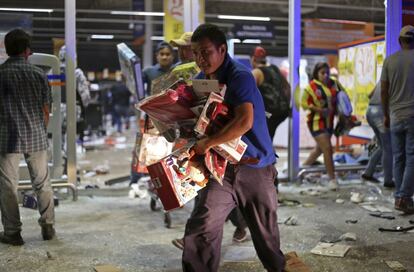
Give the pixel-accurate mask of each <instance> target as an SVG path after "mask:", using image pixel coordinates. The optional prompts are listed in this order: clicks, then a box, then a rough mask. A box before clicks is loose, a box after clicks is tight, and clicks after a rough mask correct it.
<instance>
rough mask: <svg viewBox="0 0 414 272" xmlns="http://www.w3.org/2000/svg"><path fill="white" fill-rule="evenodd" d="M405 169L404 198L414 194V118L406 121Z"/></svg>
mask: <svg viewBox="0 0 414 272" xmlns="http://www.w3.org/2000/svg"><path fill="white" fill-rule="evenodd" d="M405 133H406V134H405V135H406V137H405V169H404V176H403V180H402V184H401V187H400V195H401V197H402V198H412V196H413V194H414V118H410V119H408V120H406V123H405Z"/></svg>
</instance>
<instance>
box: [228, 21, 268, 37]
mask: <svg viewBox="0 0 414 272" xmlns="http://www.w3.org/2000/svg"><path fill="white" fill-rule="evenodd" d="M233 34H234V38H237V39H240V40H244V39H261V40H265V39H274V38H275V29H274V27H273V25H272V24H270V23H269V24H237V23H236V24H235V25H234V27H233Z"/></svg>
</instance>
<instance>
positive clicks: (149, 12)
mask: <svg viewBox="0 0 414 272" xmlns="http://www.w3.org/2000/svg"><path fill="white" fill-rule="evenodd" d="M110 13H111V14H113V15H137V16H164V14H165V13H164V12H152V11H121V10H118V11H117V10H113V11H111V12H110Z"/></svg>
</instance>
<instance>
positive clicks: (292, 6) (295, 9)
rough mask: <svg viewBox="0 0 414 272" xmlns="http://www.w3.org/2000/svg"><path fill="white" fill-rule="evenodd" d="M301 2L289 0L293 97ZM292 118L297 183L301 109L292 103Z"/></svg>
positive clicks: (290, 165) (291, 161)
mask: <svg viewBox="0 0 414 272" xmlns="http://www.w3.org/2000/svg"><path fill="white" fill-rule="evenodd" d="M300 5H301V0H289V82H290V85H291V93H292V95H291V97H292V101H293V99H294V93H295V89H296V87H297V86H299V63H300V53H301V52H300V49H301V36H300V27H301V24H300V23H301V14H300V10H301V7H300ZM291 104H292V117H291V118H290V119H289V151H288V160H289V161H288V169H289V181H291V182H292V181H295V180H296V176H297V173H298V171H299V109H296V106H295V103H294V102H292V103H291Z"/></svg>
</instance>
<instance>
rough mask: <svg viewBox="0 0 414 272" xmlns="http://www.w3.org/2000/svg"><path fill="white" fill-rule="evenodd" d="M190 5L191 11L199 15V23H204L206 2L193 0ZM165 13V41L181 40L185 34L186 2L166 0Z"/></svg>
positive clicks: (182, 0)
mask: <svg viewBox="0 0 414 272" xmlns="http://www.w3.org/2000/svg"><path fill="white" fill-rule="evenodd" d="M190 3H191V10H192V11H197V13H198V22H199V23H200V24H202V23H204V10H205V6H204V0H191V1H190ZM194 7H195V8H194ZM164 13H165V16H164V40H165V41H171V40H172V39H178V38H180V36H181V35H182V34H183V33H184V0H164ZM193 30H194V29H193Z"/></svg>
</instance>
